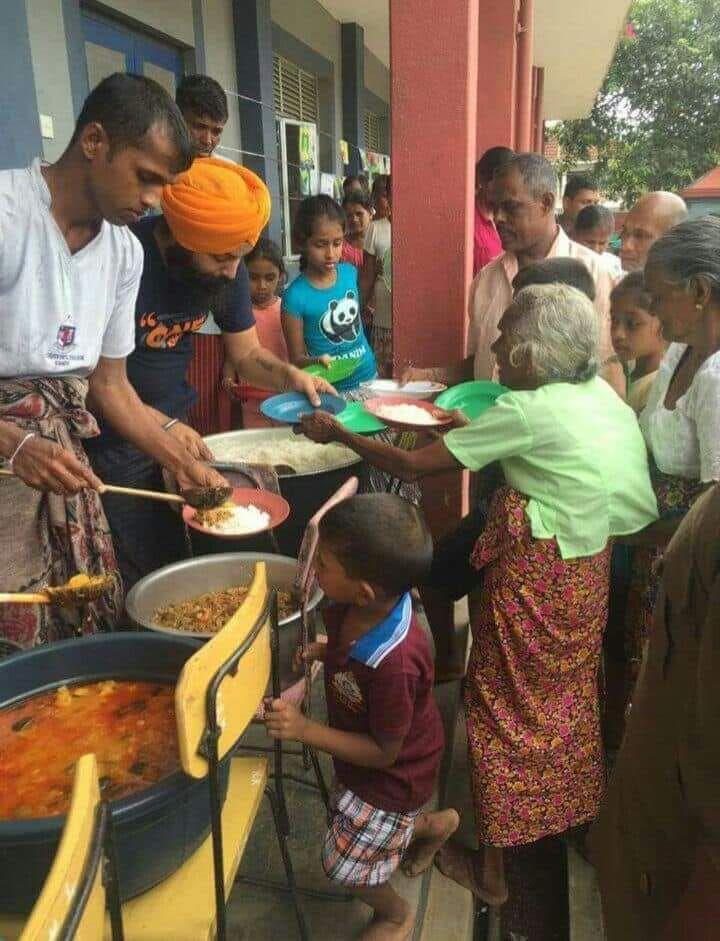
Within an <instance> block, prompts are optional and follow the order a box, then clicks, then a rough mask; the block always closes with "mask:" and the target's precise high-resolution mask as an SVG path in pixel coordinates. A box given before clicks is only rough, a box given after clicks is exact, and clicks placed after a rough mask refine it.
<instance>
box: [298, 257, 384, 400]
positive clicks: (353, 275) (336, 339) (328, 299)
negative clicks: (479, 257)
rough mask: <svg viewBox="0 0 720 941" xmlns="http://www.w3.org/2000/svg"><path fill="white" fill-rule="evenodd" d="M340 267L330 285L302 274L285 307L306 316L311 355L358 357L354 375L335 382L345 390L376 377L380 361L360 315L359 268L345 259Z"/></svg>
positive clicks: (299, 315)
mask: <svg viewBox="0 0 720 941" xmlns="http://www.w3.org/2000/svg"><path fill="white" fill-rule="evenodd" d="M336 270H337V278H336V280H335V284H334V285H332V287H329V288H317V287H315V286H314V285H313V284H312V283H311V282H310V281H309V280H308V278H307V276H306V275H304V274H300V275H299V276H298V277H297V278H296V279H295V280H294V281H293V283H292V284H291V285H290V286H289V287H288V288H287V290H286V291H285V293H284V295H283V299H282V311H283V313H284V314H285V315H287V316H291V317H296V318H298V319H299V320H302V325H303V340H304V341H305V348H306V350H307V353H308V356H313V357H317V356H325V355H329V356H332V357H334V358H341V359H353V360H357V361H358V367H357V369H356V370H355V371H354V372H353V373H352V375H351V376H349V377H348V378H347V379H344V380H341V381H340V382H338V383H336V384H335V388H336V389H337V390H338V391H342V392H345V391H350V390H352V389H356V388H357V387H358V386H359V385H360V383H362V382H367V381H368V380H370V379H374V378H375V376H376V375H377V364H376V362H375V356H374V354H373V351H372V349H371V348H370V344H369V343H368V341H367V337H366V336H365V330H364V328H363V322H362V317H361V315H360V291H359V290H358V279H357V268H355V266H354V265H349V264H346V263H345V262H341V263H340V264H339V265H338V266H337V269H336Z"/></svg>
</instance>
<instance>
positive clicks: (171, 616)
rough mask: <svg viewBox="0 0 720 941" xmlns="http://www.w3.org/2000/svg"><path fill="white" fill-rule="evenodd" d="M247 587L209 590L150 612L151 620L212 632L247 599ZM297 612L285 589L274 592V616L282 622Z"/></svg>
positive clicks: (195, 630) (215, 631)
mask: <svg viewBox="0 0 720 941" xmlns="http://www.w3.org/2000/svg"><path fill="white" fill-rule="evenodd" d="M249 591H250V588H249V587H248V586H247V585H240V586H238V587H236V588H225V589H224V590H222V591H211V592H207V593H206V594H204V595H197V596H196V597H195V598H188V599H187V601H180V602H178V603H177V604H169V605H165V606H164V607H162V608H158V609H157V610H156V611H154V612H153V622H154V623H155V624H157V625H158V626H160V627H171V628H173V629H174V630H176V631H192V632H193V633H195V634H216V633H217V632H218V631H219V630H220V629H221V628H222V627H224V626H225V625H226V624H227V622H228V621H229V620H230V618H231V617H232V616H233V614H235V612H236V611H237V609H238V608H239V607H240V605H241V604H242V603H243V602H244V601H245V599H246V598H247V595H248V592H249ZM297 611H298V604H297V603H296V602H295V600H294V599H293V596H292V594H291V593H290V592H289V591H279V592H278V619H279V620H280V621H284V620H285V619H286V618H289V617H291V616H292V615H293V614H295V613H296V612H297Z"/></svg>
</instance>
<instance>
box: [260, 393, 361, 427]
mask: <svg viewBox="0 0 720 941" xmlns="http://www.w3.org/2000/svg"><path fill="white" fill-rule="evenodd" d="M346 405H347V402H346V401H345V399H343V398H342V397H341V396H339V395H330V393H329V392H321V393H320V406H319V410H320V411H323V412H329V413H330V414H331V415H339V414H340V412H342V411H343V409H344V408H345V406H346ZM260 411H261V412H262V414H263V415H264V416H265V418H269V419H270V420H271V421H275V422H280V423H281V424H284V425H297V424H298V423H299V421H300V419H301V418H302V417H303V415H310V414H312V412H315V411H318V409H316V408H315V406H314V405H312V404H311V402H310V399H309V398H308V397H307V396H306V395H303V394H302V393H301V392H284V393H283V394H282V395H273V396H271V397H270V398H269V399H265V401H264V402H263V403H262V404H261V405H260Z"/></svg>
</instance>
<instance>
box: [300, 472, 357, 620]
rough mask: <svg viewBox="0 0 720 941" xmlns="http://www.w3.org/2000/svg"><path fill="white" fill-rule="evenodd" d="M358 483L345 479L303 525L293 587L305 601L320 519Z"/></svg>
mask: <svg viewBox="0 0 720 941" xmlns="http://www.w3.org/2000/svg"><path fill="white" fill-rule="evenodd" d="M359 483H360V482H359V480H358V479H357V477H351V478H350V479H349V480H346V481H345V483H344V484H343V485H342V486H341V487H340V488H339V489H338V490H336V491H335V493H334V494H333V495H332V496H331V497H330V498H329V499H328V500H326V501H325V503H323V505H322V506H321V507H320V509H319V510H317V512H316V513H315V515H314V516H313V517H311V519H310V521H309V523H308V524H307V526H306V527H305V532H304V534H303V538H302V542H301V543H300V551H299V552H298V567H297V574H296V577H295V587H296V589H297V591H298V592H299V594H300V598H301V600H302V601H303V602H305V603H306V602H307V599H308V598H309V597H310V595H311V593H312V587H313V583H314V581H315V578H314V576H315V573H314V569H313V563H314V561H315V552H316V551H317V544H318V538H319V534H320V520H321V519H322V518H323V516H325V514H326V513H327V511H328V510H329V509H331V508H332V507H334V506H335V505H336V504H338V503H342V501H343V500H349V499H350V497H354V496H355V494H356V493H357V491H358V485H359Z"/></svg>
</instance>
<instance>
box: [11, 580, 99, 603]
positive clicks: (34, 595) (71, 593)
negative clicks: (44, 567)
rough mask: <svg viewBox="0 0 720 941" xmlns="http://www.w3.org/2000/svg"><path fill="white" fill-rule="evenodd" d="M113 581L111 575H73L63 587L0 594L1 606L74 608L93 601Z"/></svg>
mask: <svg viewBox="0 0 720 941" xmlns="http://www.w3.org/2000/svg"><path fill="white" fill-rule="evenodd" d="M114 581H115V579H114V577H113V576H112V575H86V574H82V575H73V577H72V578H71V579H70V581H68V582H67V583H66V584H65V585H57V586H56V587H52V586H48V587H47V588H43V589H42V591H38V592H11V591H8V592H0V603H2V604H57V605H61V606H62V607H74V606H77V605H82V604H87V603H88V602H89V601H95V599H96V598H99V597H100V595H102V594H104V593H105V592H106V591H107V590H108V589H109V588H110V587H111V585H112V584H113V582H114Z"/></svg>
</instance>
